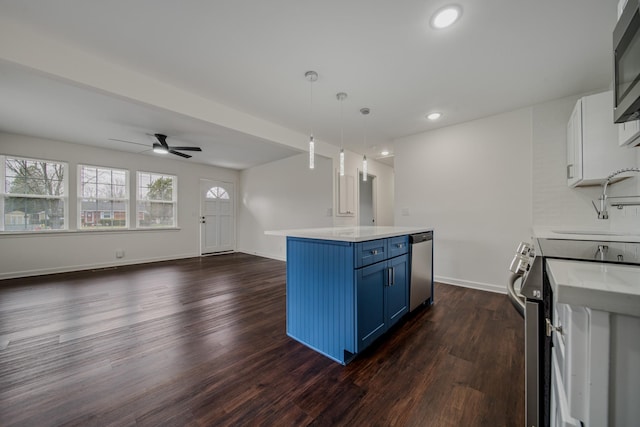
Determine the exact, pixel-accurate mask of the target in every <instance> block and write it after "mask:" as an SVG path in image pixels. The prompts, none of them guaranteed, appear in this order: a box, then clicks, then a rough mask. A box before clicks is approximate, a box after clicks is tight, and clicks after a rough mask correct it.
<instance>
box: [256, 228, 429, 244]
mask: <svg viewBox="0 0 640 427" xmlns="http://www.w3.org/2000/svg"><path fill="white" fill-rule="evenodd" d="M426 231H433V228H432V227H396V226H358V227H324V228H299V229H295V230H269V231H265V232H264V234H267V235H270V236H287V237H301V238H306V239H320V240H336V241H341V242H364V241H367V240H375V239H384V238H386V237H396V236H404V235H407V234H414V233H423V232H426Z"/></svg>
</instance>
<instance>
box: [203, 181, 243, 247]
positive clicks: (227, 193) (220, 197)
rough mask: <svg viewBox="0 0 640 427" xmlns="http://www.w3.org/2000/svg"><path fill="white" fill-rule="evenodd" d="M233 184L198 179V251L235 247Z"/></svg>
mask: <svg viewBox="0 0 640 427" xmlns="http://www.w3.org/2000/svg"><path fill="white" fill-rule="evenodd" d="M233 207H234V192H233V184H231V183H229V182H222V181H212V180H208V179H202V180H200V253H201V254H203V255H204V254H210V253H214V252H226V251H233V250H234V249H235V243H236V242H235V236H236V233H235V212H234V208H233Z"/></svg>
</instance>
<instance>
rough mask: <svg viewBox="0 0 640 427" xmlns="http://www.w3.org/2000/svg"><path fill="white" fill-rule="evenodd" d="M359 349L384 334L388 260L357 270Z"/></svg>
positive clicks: (385, 327)
mask: <svg viewBox="0 0 640 427" xmlns="http://www.w3.org/2000/svg"><path fill="white" fill-rule="evenodd" d="M356 276H357V277H356V288H357V296H356V300H357V307H356V311H357V316H356V321H357V331H358V333H357V336H358V345H357V347H358V348H357V351H361V350H363V349H364V348H365V347H367V346H368V345H369V344H371V343H372V342H373V341H374V340H375V339H376V338H378V337H379V336H380V335H382V334H383V333H384V332H385V331H386V329H387V326H386V324H385V315H386V312H385V288H386V283H387V262H385V261H383V262H378V263H376V264H373V265H369V266H367V267H363V268H361V269H359V270H357V271H356Z"/></svg>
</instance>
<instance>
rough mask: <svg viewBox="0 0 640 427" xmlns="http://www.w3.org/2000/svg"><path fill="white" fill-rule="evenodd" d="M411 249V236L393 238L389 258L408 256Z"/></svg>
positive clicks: (390, 241)
mask: <svg viewBox="0 0 640 427" xmlns="http://www.w3.org/2000/svg"><path fill="white" fill-rule="evenodd" d="M408 248H409V236H399V237H392V238H390V239H389V258H393V257H397V256H398V255H403V254H406V253H407V251H408Z"/></svg>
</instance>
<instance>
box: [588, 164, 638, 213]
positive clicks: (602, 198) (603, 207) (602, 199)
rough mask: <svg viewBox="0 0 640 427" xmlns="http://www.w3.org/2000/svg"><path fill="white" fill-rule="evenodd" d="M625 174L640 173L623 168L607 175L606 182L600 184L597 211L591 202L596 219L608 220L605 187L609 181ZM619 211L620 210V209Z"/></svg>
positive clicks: (634, 169)
mask: <svg viewBox="0 0 640 427" xmlns="http://www.w3.org/2000/svg"><path fill="white" fill-rule="evenodd" d="M625 172H637V173H640V168H625V169H620V170H617V171H615V172H614V173H612V174H611V175H609V176H608V177H607V179H606V181H605V182H604V184H602V195H601V196H600V197H599V198H598V200H599V201H600V209H598V207H597V206H596V204H595V202H594V201H593V200H592V201H591V204H592V205H593V207H594V209H595V210H596V212H597V213H598V219H609V212H607V187H608V186H609V182H611V179H612V178H613V177H615V176H617V175H620V174H621V173H625ZM620 209H622V208H621V207H620Z"/></svg>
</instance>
